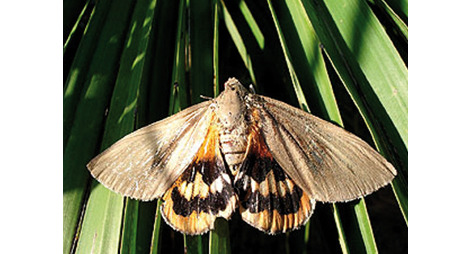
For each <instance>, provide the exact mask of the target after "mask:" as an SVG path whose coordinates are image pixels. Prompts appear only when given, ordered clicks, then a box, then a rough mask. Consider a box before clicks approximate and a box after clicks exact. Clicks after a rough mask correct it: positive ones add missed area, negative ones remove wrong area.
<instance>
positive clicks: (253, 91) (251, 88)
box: [250, 84, 256, 94]
mask: <svg viewBox="0 0 470 254" xmlns="http://www.w3.org/2000/svg"><path fill="white" fill-rule="evenodd" d="M250 91H251V93H254V94H256V91H255V87H254V86H253V84H250Z"/></svg>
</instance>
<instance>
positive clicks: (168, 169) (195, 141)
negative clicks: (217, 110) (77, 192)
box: [87, 101, 213, 200]
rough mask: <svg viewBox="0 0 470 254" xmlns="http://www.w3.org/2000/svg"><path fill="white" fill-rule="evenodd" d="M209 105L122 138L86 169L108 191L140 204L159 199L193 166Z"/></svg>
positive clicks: (205, 104) (209, 111)
mask: <svg viewBox="0 0 470 254" xmlns="http://www.w3.org/2000/svg"><path fill="white" fill-rule="evenodd" d="M210 103H211V101H206V102H202V103H199V104H196V105H194V106H192V107H190V108H187V109H185V110H183V111H181V112H179V113H177V114H175V115H173V116H171V117H168V118H165V119H163V120H161V121H158V122H155V123H153V124H150V125H148V126H146V127H143V128H141V129H139V130H136V131H134V132H132V133H130V134H129V135H127V136H125V137H123V138H122V139H120V140H119V141H117V142H116V143H115V144H113V145H112V146H111V147H109V148H108V149H106V150H105V151H104V152H102V153H101V154H100V155H98V156H96V157H95V158H94V159H93V160H91V161H90V162H89V163H88V165H87V167H88V169H89V170H90V172H91V174H92V175H93V176H94V177H95V178H96V179H97V180H98V181H99V182H101V183H102V184H103V185H104V186H106V187H107V188H109V189H111V190H113V191H115V192H118V193H120V194H122V195H124V196H128V197H132V198H135V199H140V200H152V199H156V198H159V197H161V196H162V195H163V194H164V192H165V191H166V190H167V189H168V188H169V187H170V186H171V184H172V183H173V182H174V181H175V180H176V179H177V178H178V176H179V175H181V174H182V173H183V170H184V169H186V167H187V166H188V165H189V164H190V163H191V162H192V160H193V158H194V157H195V155H196V153H197V152H198V150H199V148H200V147H201V145H202V143H203V141H204V138H205V136H206V134H207V132H208V129H209V125H210V121H211V118H212V115H213V112H212V110H210V109H209V105H210Z"/></svg>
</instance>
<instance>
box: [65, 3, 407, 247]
mask: <svg viewBox="0 0 470 254" xmlns="http://www.w3.org/2000/svg"><path fill="white" fill-rule="evenodd" d="M406 6H407V2H406V1H383V0H369V1H361V0H353V1H347V0H339V1H338V0H313V1H305V0H279V1H278V0H267V1H260V2H252V1H244V0H240V1H219V0H210V1H209V0H206V1H202V2H201V1H197V2H196V1H195V0H180V1H156V0H145V1H137V2H135V1H124V2H122V1H121V2H119V3H117V2H113V1H107V0H102V1H81V2H80V1H76V2H72V1H69V2H65V3H64V75H65V76H64V139H63V140H64V188H63V191H64V199H63V200H64V201H63V202H64V204H63V207H64V208H63V209H64V210H63V213H64V217H63V218H64V233H63V235H64V247H63V252H64V253H69V252H74V253H76V252H78V253H90V252H93V253H118V252H120V253H149V252H151V253H167V252H183V251H186V252H188V253H207V252H210V253H230V252H234V253H238V252H246V251H249V250H250V251H252V252H258V251H264V252H273V253H285V252H291V253H300V252H302V253H307V252H311V251H314V250H316V251H317V252H321V253H336V252H343V253H349V252H351V253H357V252H361V253H376V252H390V253H392V252H393V253H395V252H401V251H405V250H406V245H407V239H406V237H407V202H408V201H407V171H408V169H407V158H408V149H407V144H408V140H407V139H408V133H407V107H408V106H407V66H406V61H407V40H408V39H407V38H408V28H407V19H408V17H407V15H408V14H407V7H406ZM228 77H237V78H239V79H240V80H241V81H242V83H244V84H245V85H248V84H250V83H253V84H254V85H255V86H256V89H257V91H258V92H259V93H260V94H263V95H267V96H270V97H274V98H277V99H280V100H283V101H286V102H288V103H291V104H292V105H297V106H300V107H301V108H303V109H304V110H308V111H311V112H312V113H313V114H315V115H318V116H320V117H323V118H324V119H327V120H330V121H332V122H335V123H336V124H339V125H342V126H344V127H345V128H346V129H348V130H350V131H352V132H354V133H356V134H357V135H359V136H361V137H362V138H363V139H365V140H367V141H369V142H370V144H372V145H375V146H376V147H377V149H378V150H379V151H380V152H381V153H382V154H383V155H384V156H386V158H387V159H389V160H390V161H391V162H392V163H393V164H394V165H395V167H396V168H397V169H398V171H399V175H398V177H397V178H396V180H394V182H393V192H392V189H391V188H390V187H387V188H384V189H381V190H379V191H378V192H377V193H375V194H372V195H370V196H368V197H366V198H362V199H360V200H357V201H354V202H349V203H338V204H334V205H328V204H318V205H317V208H316V211H315V213H314V215H313V216H312V218H311V220H310V222H309V223H308V224H307V225H306V227H303V228H302V229H300V230H298V231H294V232H292V233H288V234H282V235H278V236H268V235H264V234H263V233H261V232H259V231H257V230H255V229H253V228H251V227H249V226H247V225H246V224H245V223H244V222H242V221H241V218H240V217H239V215H234V216H233V218H232V220H231V221H230V222H227V221H225V220H223V219H218V220H217V221H216V227H215V230H214V231H211V232H210V233H209V234H208V235H204V236H195V237H194V236H192V237H189V236H182V235H181V234H180V233H177V232H175V231H173V230H172V229H171V228H169V227H168V226H166V224H165V223H162V222H161V216H160V214H159V209H158V207H159V204H160V203H159V202H158V204H157V202H156V201H155V202H139V201H135V200H128V199H124V198H122V197H121V196H120V195H117V194H115V193H112V192H110V191H109V190H107V189H106V188H104V187H103V186H101V185H99V184H98V183H97V182H95V181H94V180H92V179H91V178H90V175H89V174H88V172H87V171H86V168H85V165H86V163H87V162H88V161H89V160H90V159H91V158H92V157H93V156H94V155H96V154H97V153H98V151H99V150H102V149H105V148H106V147H108V146H109V145H111V144H112V143H113V142H114V141H116V140H117V139H119V138H120V137H122V136H123V135H125V134H126V133H129V132H131V131H132V130H134V129H136V128H138V127H141V126H144V125H146V124H148V123H150V122H152V121H156V120H159V119H162V118H164V117H166V116H167V115H168V113H169V114H173V113H176V112H178V111H179V110H180V109H183V108H185V107H187V106H189V105H190V104H194V103H197V102H200V101H201V100H202V99H201V98H200V95H204V96H216V95H217V94H218V93H219V92H220V89H221V88H220V83H223V82H224V81H225V80H226V79H227V78H228Z"/></svg>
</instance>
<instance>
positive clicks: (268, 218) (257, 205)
mask: <svg viewBox="0 0 470 254" xmlns="http://www.w3.org/2000/svg"><path fill="white" fill-rule="evenodd" d="M224 87H225V90H224V91H223V92H222V93H221V94H220V95H219V96H218V97H217V98H215V99H212V100H208V101H205V102H202V103H199V104H196V105H194V106H192V107H189V108H187V109H185V110H183V111H181V112H179V113H177V114H175V115H173V116H170V117H168V118H165V119H163V120H161V121H158V122H155V123H153V124H150V125H148V126H146V127H143V128H141V129H139V130H136V131H135V132H133V133H131V134H129V135H127V136H125V137H124V138H122V139H121V140H119V141H117V142H116V143H115V144H114V145H112V146H111V147H109V148H108V149H107V150H105V151H104V152H103V153H101V154H100V155H98V156H97V157H95V158H94V159H93V160H92V161H90V162H89V164H88V165H87V167H88V169H89V171H90V172H91V174H92V175H93V176H94V177H95V178H96V179H97V180H98V181H99V182H101V183H102V184H103V185H104V186H106V187H107V188H109V189H111V190H113V191H115V192H118V193H120V194H122V195H124V196H126V197H131V198H134V199H139V200H153V199H157V198H162V199H163V203H162V206H161V207H160V209H161V213H162V216H163V218H164V220H165V221H166V222H167V223H168V224H169V225H170V226H171V227H173V228H174V229H176V230H178V231H180V232H182V233H184V234H189V235H196V234H203V233H205V232H207V231H208V230H210V229H213V227H214V221H215V219H216V218H217V217H223V218H225V219H230V217H231V215H232V214H233V213H234V212H235V210H236V209H238V211H239V212H240V214H241V217H242V219H243V220H244V221H245V222H247V223H248V224H250V225H251V226H253V227H255V228H257V229H259V230H261V231H263V232H265V233H268V234H276V233H280V232H287V231H290V230H293V229H297V228H299V227H300V226H302V225H304V224H305V223H306V222H307V221H308V219H309V218H310V216H311V215H312V213H313V210H314V207H315V202H317V201H320V202H339V201H349V200H353V199H356V198H359V197H363V196H365V195H367V194H370V193H371V192H373V191H376V190H377V189H379V188H380V187H382V186H385V185H387V184H388V183H390V182H391V181H392V179H393V178H394V177H395V175H396V173H397V172H396V170H395V169H394V167H393V166H392V165H391V164H390V163H389V162H387V160H386V159H384V158H383V157H382V156H381V155H380V154H379V153H378V152H376V151H375V150H374V149H373V148H371V147H370V146H369V145H368V144H367V143H366V142H364V141H363V140H361V139H360V138H358V137H357V136H355V135H353V134H351V133H349V132H348V131H346V130H344V129H342V128H340V127H338V126H336V125H334V124H331V123H329V122H327V121H324V120H322V119H320V118H317V117H315V116H313V115H311V114H309V113H307V112H305V111H303V110H300V109H298V108H295V107H292V106H290V105H288V104H286V103H284V102H281V101H277V100H275V99H271V98H268V97H265V96H261V95H257V94H254V93H250V92H249V91H248V90H247V89H245V88H244V87H243V86H242V84H241V83H240V82H239V81H238V80H237V79H235V78H230V79H229V80H228V81H227V82H225V84H224Z"/></svg>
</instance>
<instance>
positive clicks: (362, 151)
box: [258, 96, 396, 202]
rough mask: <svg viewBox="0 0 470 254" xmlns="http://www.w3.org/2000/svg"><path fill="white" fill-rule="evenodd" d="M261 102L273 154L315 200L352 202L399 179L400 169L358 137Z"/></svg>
mask: <svg viewBox="0 0 470 254" xmlns="http://www.w3.org/2000/svg"><path fill="white" fill-rule="evenodd" d="M258 98H259V101H260V102H261V103H260V106H259V109H260V118H261V124H262V132H263V135H264V137H265V140H266V144H267V146H268V148H269V149H270V150H271V153H272V154H273V157H274V158H275V159H276V160H277V162H278V163H279V164H280V166H281V167H282V168H283V169H284V170H285V171H286V173H287V174H288V175H289V176H290V177H291V178H292V179H293V180H294V181H295V182H297V184H298V185H299V186H301V187H302V188H303V189H304V190H305V191H306V192H307V193H308V194H309V196H310V197H311V198H314V199H315V200H318V201H323V202H336V201H347V200H352V199H356V198H359V197H362V196H364V195H367V194H369V193H371V192H373V191H375V190H377V189H379V188H380V187H382V186H384V185H386V184H388V183H390V182H391V181H392V179H393V178H394V177H395V175H396V170H395V168H394V167H393V166H392V165H391V164H390V163H389V162H387V160H386V159H385V158H383V157H382V156H381V155H380V154H379V153H378V152H377V151H375V150H374V149H373V148H372V147H370V146H369V145H368V144H367V143H366V142H364V141H363V140H361V139H360V138H359V137H357V136H355V135H353V134H352V133H350V132H348V131H346V130H344V129H342V128H340V127H338V126H336V125H334V124H331V123H329V122H327V121H324V120H322V119H320V118H317V117H315V116H313V115H311V114H308V113H307V112H305V111H303V110H300V109H298V108H295V107H292V106H290V105H288V104H286V103H283V102H280V101H277V100H274V99H271V98H268V97H263V96H258Z"/></svg>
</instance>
